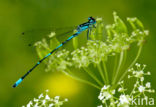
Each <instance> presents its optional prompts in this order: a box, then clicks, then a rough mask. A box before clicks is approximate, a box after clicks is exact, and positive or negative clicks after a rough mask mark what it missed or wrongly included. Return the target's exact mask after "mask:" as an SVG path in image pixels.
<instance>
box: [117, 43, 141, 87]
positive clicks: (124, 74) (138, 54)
mask: <svg viewBox="0 0 156 107" xmlns="http://www.w3.org/2000/svg"><path fill="white" fill-rule="evenodd" d="M141 51H142V45H140V46H139V49H138V52H137V55H136V57H135V59H134V60H133V61H132V63H131V64H130V66H129V67H128V68H127V69H126V71H125V72H124V73H123V75H122V76H121V78H120V79H119V81H121V80H122V79H123V78H124V77H125V76H126V74H127V73H128V70H129V69H130V68H131V67H132V66H133V65H134V64H135V63H136V61H137V60H138V58H139V56H140V54H141ZM119 81H118V82H119ZM116 86H117V84H116ZM116 86H115V87H116Z"/></svg>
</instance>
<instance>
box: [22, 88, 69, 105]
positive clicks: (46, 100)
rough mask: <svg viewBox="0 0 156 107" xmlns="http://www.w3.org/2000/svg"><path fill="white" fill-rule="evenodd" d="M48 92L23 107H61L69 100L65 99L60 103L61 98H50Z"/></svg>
mask: <svg viewBox="0 0 156 107" xmlns="http://www.w3.org/2000/svg"><path fill="white" fill-rule="evenodd" d="M47 93H48V90H46V93H45V94H43V93H42V94H40V95H39V96H38V98H34V100H33V101H30V102H29V103H28V104H27V105H26V106H22V107H60V106H62V105H63V103H64V102H67V101H68V99H64V100H63V101H60V97H59V96H56V97H54V98H50V97H49V95H48V94H47Z"/></svg>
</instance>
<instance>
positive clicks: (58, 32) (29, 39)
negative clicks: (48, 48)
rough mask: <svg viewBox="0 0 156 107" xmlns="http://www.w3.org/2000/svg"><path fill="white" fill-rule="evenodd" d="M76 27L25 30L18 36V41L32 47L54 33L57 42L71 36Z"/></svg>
mask: <svg viewBox="0 0 156 107" xmlns="http://www.w3.org/2000/svg"><path fill="white" fill-rule="evenodd" d="M75 28H76V27H62V28H55V27H49V28H37V29H31V30H26V31H24V32H22V33H21V34H20V39H21V40H22V41H23V43H24V45H27V46H33V44H34V43H35V42H37V41H40V40H42V39H43V38H45V39H47V40H48V38H49V35H50V34H51V33H55V37H56V38H58V39H59V40H63V39H64V38H66V37H69V36H71V34H72V33H73V30H74V29H75Z"/></svg>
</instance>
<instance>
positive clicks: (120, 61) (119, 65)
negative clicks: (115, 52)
mask: <svg viewBox="0 0 156 107" xmlns="http://www.w3.org/2000/svg"><path fill="white" fill-rule="evenodd" d="M123 56H124V51H122V52H121V53H120V60H119V64H118V67H117V70H116V74H115V77H114V80H113V82H112V84H113V85H114V84H115V83H116V79H117V76H118V74H119V71H120V69H121V64H122V62H123Z"/></svg>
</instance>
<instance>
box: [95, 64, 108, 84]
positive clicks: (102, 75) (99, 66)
mask: <svg viewBox="0 0 156 107" xmlns="http://www.w3.org/2000/svg"><path fill="white" fill-rule="evenodd" d="M97 68H98V71H99V73H100V75H101V77H102V79H103V82H104V83H105V84H106V83H107V82H106V79H105V76H104V73H103V71H102V68H101V65H100V64H97Z"/></svg>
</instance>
